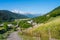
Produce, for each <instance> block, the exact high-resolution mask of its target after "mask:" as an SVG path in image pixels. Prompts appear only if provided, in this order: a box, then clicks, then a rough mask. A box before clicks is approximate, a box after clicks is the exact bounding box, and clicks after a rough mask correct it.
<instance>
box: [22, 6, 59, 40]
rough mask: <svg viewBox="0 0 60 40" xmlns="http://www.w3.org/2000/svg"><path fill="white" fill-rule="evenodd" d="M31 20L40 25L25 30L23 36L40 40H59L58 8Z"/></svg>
mask: <svg viewBox="0 0 60 40" xmlns="http://www.w3.org/2000/svg"><path fill="white" fill-rule="evenodd" d="M33 20H34V21H35V22H38V23H40V24H39V25H37V27H33V28H31V29H29V28H28V29H29V30H28V29H27V30H25V31H24V32H23V33H24V35H26V34H27V35H29V36H33V37H40V39H41V40H60V6H59V7H57V8H55V9H54V10H52V11H51V12H49V13H47V14H45V15H43V16H39V17H36V18H33Z"/></svg>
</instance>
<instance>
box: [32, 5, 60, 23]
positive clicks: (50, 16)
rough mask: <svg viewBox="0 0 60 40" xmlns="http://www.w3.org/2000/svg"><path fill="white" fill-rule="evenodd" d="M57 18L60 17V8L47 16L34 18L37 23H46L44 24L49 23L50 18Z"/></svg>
mask: <svg viewBox="0 0 60 40" xmlns="http://www.w3.org/2000/svg"><path fill="white" fill-rule="evenodd" d="M56 16H60V6H59V7H57V8H55V9H53V10H52V11H51V12H49V13H47V14H45V15H42V16H39V17H36V18H33V20H34V21H35V22H37V23H44V22H47V21H48V20H50V18H54V17H56Z"/></svg>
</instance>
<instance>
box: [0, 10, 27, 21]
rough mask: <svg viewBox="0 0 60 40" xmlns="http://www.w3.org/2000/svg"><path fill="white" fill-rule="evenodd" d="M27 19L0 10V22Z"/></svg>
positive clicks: (20, 15) (23, 16)
mask: <svg viewBox="0 0 60 40" xmlns="http://www.w3.org/2000/svg"><path fill="white" fill-rule="evenodd" d="M22 18H28V17H27V16H25V15H22V14H18V13H13V12H11V11H8V10H0V21H11V20H14V19H22Z"/></svg>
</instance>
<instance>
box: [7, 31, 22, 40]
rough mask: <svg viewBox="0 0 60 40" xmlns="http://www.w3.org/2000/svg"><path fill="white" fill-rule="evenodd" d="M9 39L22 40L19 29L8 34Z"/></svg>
mask: <svg viewBox="0 0 60 40" xmlns="http://www.w3.org/2000/svg"><path fill="white" fill-rule="evenodd" d="M7 40H22V38H20V37H19V36H18V31H16V32H13V33H11V34H10V35H9V36H8V38H7Z"/></svg>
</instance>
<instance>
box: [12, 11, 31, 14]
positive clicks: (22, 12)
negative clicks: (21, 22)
mask: <svg viewBox="0 0 60 40" xmlns="http://www.w3.org/2000/svg"><path fill="white" fill-rule="evenodd" d="M12 12H14V13H20V14H31V12H24V11H20V10H12Z"/></svg>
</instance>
